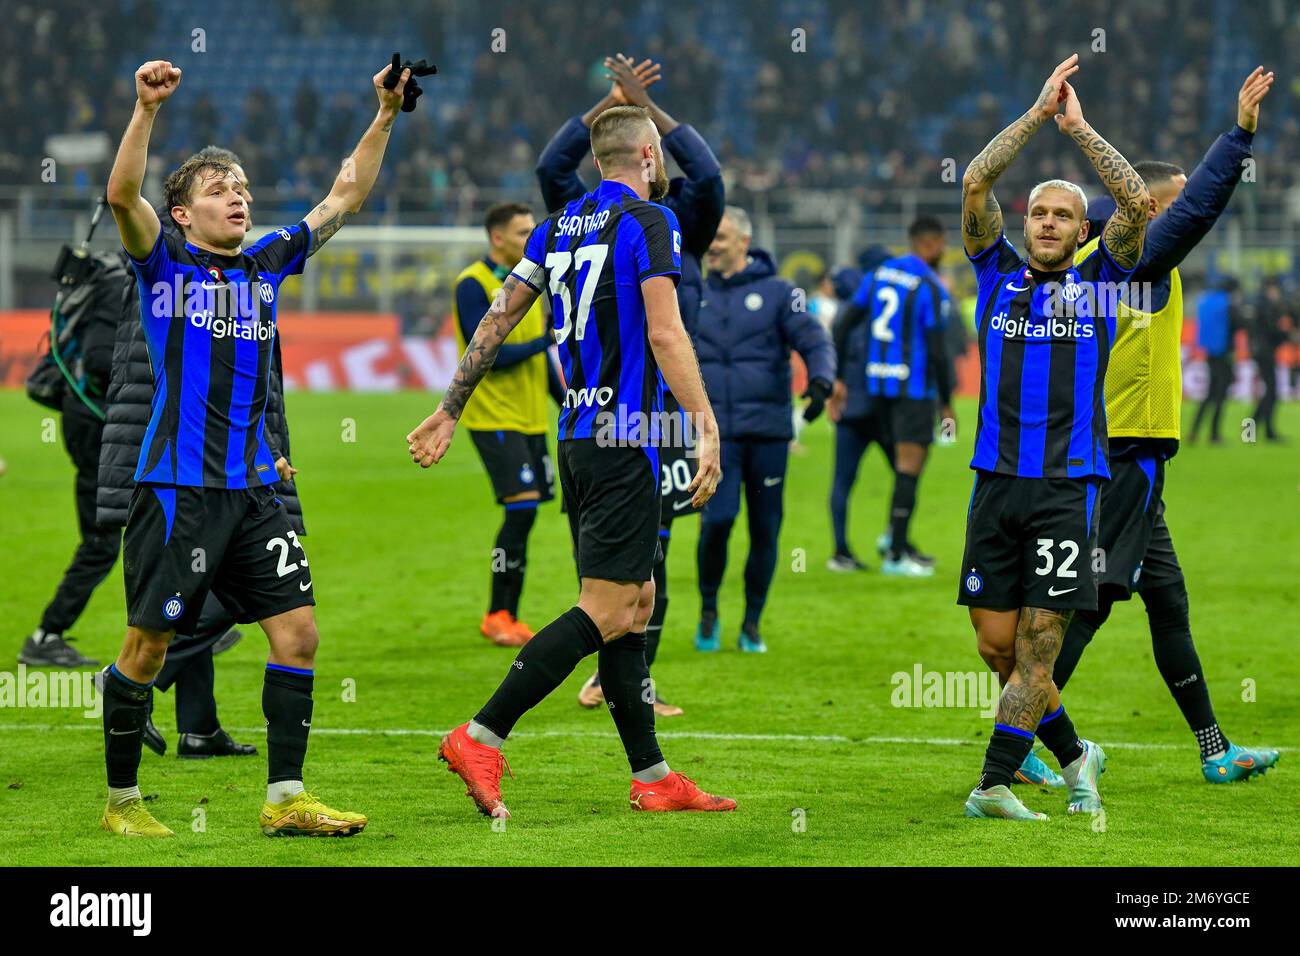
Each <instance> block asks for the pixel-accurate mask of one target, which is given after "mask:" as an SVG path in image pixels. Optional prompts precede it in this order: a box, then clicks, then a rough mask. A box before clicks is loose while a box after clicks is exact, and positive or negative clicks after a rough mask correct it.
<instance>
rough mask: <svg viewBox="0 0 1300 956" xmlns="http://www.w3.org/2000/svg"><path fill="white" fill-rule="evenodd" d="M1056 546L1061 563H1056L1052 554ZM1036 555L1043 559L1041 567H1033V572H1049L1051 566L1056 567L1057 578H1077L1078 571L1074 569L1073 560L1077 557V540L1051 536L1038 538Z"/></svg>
mask: <svg viewBox="0 0 1300 956" xmlns="http://www.w3.org/2000/svg"><path fill="white" fill-rule="evenodd" d="M1053 548H1056V550H1058V551H1059V552H1060V553H1061V557H1062V560H1061V563H1060V564H1059V565H1058V564H1057V563H1056V559H1055V558H1054V557H1053V555H1052V549H1053ZM1038 556H1039V557H1040V558H1042V559H1043V564H1042V566H1041V567H1037V568H1034V573H1035V574H1051V573H1052V568H1053V567H1055V568H1056V576H1057V577H1058V578H1077V577H1078V576H1079V572H1078V571H1076V570H1074V562H1075V560H1077V559H1078V557H1079V543H1078V542H1077V541H1055V540H1053V539H1052V538H1039V539H1038Z"/></svg>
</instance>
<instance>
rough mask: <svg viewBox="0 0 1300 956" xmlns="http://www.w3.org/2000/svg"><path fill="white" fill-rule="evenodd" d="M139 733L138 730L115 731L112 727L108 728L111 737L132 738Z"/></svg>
mask: <svg viewBox="0 0 1300 956" xmlns="http://www.w3.org/2000/svg"><path fill="white" fill-rule="evenodd" d="M139 732H140V731H138V730H114V729H113V728H112V727H110V728H108V733H109V736H111V737H130V736H131V735H132V734H138V733H139Z"/></svg>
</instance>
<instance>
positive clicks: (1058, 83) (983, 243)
mask: <svg viewBox="0 0 1300 956" xmlns="http://www.w3.org/2000/svg"><path fill="white" fill-rule="evenodd" d="M1078 70H1079V54H1077V53H1075V54H1072V55H1071V56H1070V57H1069V58H1067V59H1065V60H1063V61H1061V62H1060V63H1059V64H1057V67H1056V69H1055V70H1053V71H1052V75H1051V76H1049V77H1048V78H1047V82H1046V83H1044V84H1043V88H1042V90H1041V91H1039V94H1038V99H1037V101H1035V103H1034V105H1033V106H1032V107H1030V109H1029V110H1028V111H1027V112H1026V113H1025V114H1024V115H1023V116H1021V117H1020V118H1019V119H1018V120H1016V121H1015V122H1014V123H1012V124H1011V125H1010V126H1008V127H1007V128H1006V129H1004V130H1003V131H1002V132H1000V133H998V135H997V136H995V137H993V140H992V141H991V142H990V143H989V144H988V145H987V146H985V147H984V149H982V150H981V151H980V154H979V155H978V156H976V157H975V158H974V159H973V160H971V163H970V165H969V166H967V167H966V172H965V173H964V174H963V175H962V178H961V238H962V243H963V244H964V245H965V246H966V254H967V255H970V256H975V255H978V254H979V253H981V252H983V251H984V250H985V249H987V248H988V247H989V246H991V245H993V243H995V242H997V241H998V236H1000V235H1001V234H1002V207H1001V206H999V205H998V201H997V199H996V198H994V196H993V184H994V183H995V182H996V181H997V178H998V177H999V176H1001V175H1002V173H1003V172H1005V171H1006V168H1007V167H1008V166H1010V165H1011V161H1012V160H1013V159H1015V158H1016V156H1017V155H1018V154H1019V153H1020V150H1021V149H1023V148H1024V146H1025V144H1026V143H1027V142H1029V140H1030V137H1032V136H1033V135H1034V134H1035V133H1036V132H1038V129H1039V127H1041V126H1042V125H1043V124H1044V123H1046V122H1047V121H1048V119H1049V118H1051V117H1052V116H1054V115H1055V114H1056V110H1057V107H1058V105H1059V104H1060V103H1062V102H1063V101H1064V100H1065V86H1066V82H1065V81H1066V80H1067V79H1068V78H1069V77H1071V76H1073V75H1074V74H1075V73H1077V72H1078Z"/></svg>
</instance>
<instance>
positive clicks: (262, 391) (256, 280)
mask: <svg viewBox="0 0 1300 956" xmlns="http://www.w3.org/2000/svg"><path fill="white" fill-rule="evenodd" d="M310 240H311V231H310V229H309V228H308V226H307V224H306V223H305V222H300V223H299V224H298V225H296V226H290V227H287V228H283V229H277V230H276V231H275V232H272V233H270V234H268V235H267V236H265V237H263V238H262V239H260V240H258V241H257V242H255V243H254V244H253V245H251V246H248V247H247V248H245V249H244V250H243V251H242V253H241V254H240V255H238V256H223V255H218V254H216V253H211V252H207V251H205V250H203V249H199V248H198V247H197V246H193V245H191V244H190V243H188V242H186V241H185V240H184V239H183V238H182V237H181V236H179V235H178V234H175V233H172V232H170V231H167V230H162V231H160V232H159V234H158V239H157V240H156V241H155V242H154V245H153V249H152V250H151V251H150V253H149V255H148V257H147V258H145V259H144V260H143V261H137V260H135V259H132V267H133V268H134V269H135V273H136V279H137V282H138V284H139V287H140V313H141V316H140V317H141V321H142V322H143V324H144V335H145V343H146V344H147V346H148V348H149V361H150V363H151V364H152V366H153V378H154V393H153V408H152V412H151V413H150V417H149V427H148V429H147V430H146V432H145V436H144V442H143V444H142V445H141V448H140V463H139V465H138V467H137V468H136V473H135V480H136V481H139V482H148V483H151V484H165V485H192V486H199V487H206V488H248V487H252V486H257V485H265V484H270V483H271V482H274V481H275V480H276V478H277V476H276V472H275V459H274V458H273V457H272V455H271V451H270V449H269V448H268V447H267V444H266V439H265V437H264V435H263V425H264V420H265V411H266V396H267V391H268V387H269V381H270V372H271V354H272V350H273V346H274V343H275V334H276V331H275V316H276V305H277V303H278V302H279V298H280V296H279V291H280V283H281V281H282V280H283V279H284V278H285V276H289V275H297V274H299V273H301V272H302V268H303V263H304V262H305V261H306V259H307V247H308V243H309V242H310Z"/></svg>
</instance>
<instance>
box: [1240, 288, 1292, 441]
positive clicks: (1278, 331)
mask: <svg viewBox="0 0 1300 956" xmlns="http://www.w3.org/2000/svg"><path fill="white" fill-rule="evenodd" d="M1252 311H1253V312H1254V315H1253V319H1254V321H1253V322H1252V323H1251V325H1250V332H1249V339H1250V356H1251V358H1253V359H1254V360H1255V374H1257V375H1258V376H1259V381H1260V385H1261V386H1262V387H1263V392H1262V394H1261V395H1260V398H1259V404H1258V405H1256V406H1255V413H1254V414H1253V415H1252V416H1251V417H1252V418H1254V419H1255V424H1256V425H1257V426H1258V427H1259V428H1260V429H1261V430H1262V431H1263V432H1264V440H1265V441H1271V442H1277V441H1281V440H1282V436H1281V435H1280V434H1279V433H1278V430H1277V422H1276V420H1275V419H1276V414H1277V350H1278V349H1279V348H1281V347H1282V345H1283V343H1285V342H1286V339H1287V328H1286V325H1287V324H1288V323H1289V320H1288V318H1287V316H1288V314H1289V312H1288V308H1287V303H1286V298H1285V297H1284V296H1283V295H1282V283H1281V282H1279V281H1278V279H1277V277H1276V276H1274V277H1272V278H1269V279H1266V280H1265V281H1264V288H1263V290H1262V291H1261V292H1260V294H1259V298H1258V299H1256V300H1255V308H1254V309H1253V310H1252Z"/></svg>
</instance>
